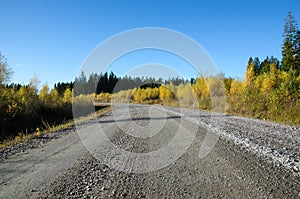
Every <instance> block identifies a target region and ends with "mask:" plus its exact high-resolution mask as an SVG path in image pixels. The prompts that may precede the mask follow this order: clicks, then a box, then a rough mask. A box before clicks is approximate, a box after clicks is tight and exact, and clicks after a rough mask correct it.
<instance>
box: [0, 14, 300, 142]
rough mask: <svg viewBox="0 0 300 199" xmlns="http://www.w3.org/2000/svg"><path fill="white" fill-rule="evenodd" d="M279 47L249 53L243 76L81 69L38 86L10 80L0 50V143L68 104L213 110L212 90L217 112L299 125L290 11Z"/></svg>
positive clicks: (298, 74) (299, 74)
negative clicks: (219, 104) (262, 54)
mask: <svg viewBox="0 0 300 199" xmlns="http://www.w3.org/2000/svg"><path fill="white" fill-rule="evenodd" d="M281 48H282V49H281V50H282V59H281V60H279V59H278V58H275V57H273V56H267V57H266V58H264V59H262V60H260V59H259V58H258V57H254V58H252V57H250V58H249V60H248V64H247V66H246V72H245V75H244V78H243V79H237V78H231V77H226V76H225V75H222V74H219V75H218V76H204V75H199V76H198V77H195V78H192V79H191V80H185V79H182V78H170V79H168V80H163V79H155V78H152V77H128V76H124V77H117V76H116V75H115V74H114V73H113V72H110V73H107V72H106V73H104V74H89V75H87V76H88V77H87V76H86V75H85V73H84V71H82V73H81V75H80V76H79V77H76V78H75V80H74V81H73V82H59V83H56V84H55V85H54V87H53V88H49V86H48V85H47V84H45V85H43V86H42V88H41V89H39V84H40V81H39V80H38V79H37V78H32V79H31V80H30V82H29V84H27V85H20V84H14V83H10V79H11V77H12V75H13V71H12V70H11V68H10V67H9V64H8V61H7V59H6V58H5V56H4V55H2V54H1V53H0V141H1V142H2V141H4V140H6V139H14V137H15V136H17V135H20V134H30V133H34V132H36V129H45V128H47V127H49V126H51V125H58V124H61V123H64V122H66V121H68V120H70V119H72V118H73V114H72V103H79V104H84V103H86V102H88V101H93V102H111V101H114V100H115V101H118V102H130V103H147V104H155V103H158V104H162V105H168V106H177V107H189V108H199V109H203V110H207V111H216V110H215V109H214V107H213V103H212V100H211V96H212V95H215V94H216V93H218V92H219V93H222V92H224V93H225V94H226V96H225V97H226V98H224V100H225V102H226V104H225V110H219V111H222V112H227V113H231V114H235V115H242V116H248V117H254V118H259V119H263V120H272V121H276V122H282V123H287V124H293V125H300V30H299V28H298V26H297V23H296V21H295V19H294V17H293V16H292V14H291V13H288V16H287V18H286V23H285V26H284V34H283V44H282V47H281ZM220 84H222V85H220ZM222 88H223V90H222ZM212 92H214V93H212ZM220 96H221V94H220ZM195 102H196V104H195Z"/></svg>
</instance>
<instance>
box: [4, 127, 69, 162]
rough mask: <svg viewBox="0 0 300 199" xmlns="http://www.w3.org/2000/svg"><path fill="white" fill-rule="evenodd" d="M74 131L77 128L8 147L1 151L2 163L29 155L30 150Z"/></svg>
mask: <svg viewBox="0 0 300 199" xmlns="http://www.w3.org/2000/svg"><path fill="white" fill-rule="evenodd" d="M74 131H75V127H70V128H66V129H63V130H61V131H57V132H54V133H50V134H45V135H42V136H39V137H36V138H33V139H30V140H26V141H25V142H22V143H19V144H16V145H14V146H7V147H5V148H3V149H0V162H2V161H4V160H6V159H9V158H10V157H12V156H14V155H22V154H24V153H29V150H30V149H34V148H39V147H43V146H44V145H45V144H46V143H48V142H50V141H52V140H55V139H59V138H61V137H62V136H66V135H68V134H69V133H71V132H74Z"/></svg>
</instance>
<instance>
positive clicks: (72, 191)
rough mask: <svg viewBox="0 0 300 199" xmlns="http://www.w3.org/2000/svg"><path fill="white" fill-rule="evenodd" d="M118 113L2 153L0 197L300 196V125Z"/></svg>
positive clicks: (183, 113) (171, 111)
mask: <svg viewBox="0 0 300 199" xmlns="http://www.w3.org/2000/svg"><path fill="white" fill-rule="evenodd" d="M114 110H115V111H113V112H110V113H107V114H106V115H104V116H103V117H101V118H98V120H90V121H89V122H87V123H84V124H81V125H80V126H78V132H77V133H76V132H75V131H74V129H69V130H66V131H63V132H60V135H61V134H62V135H63V134H66V135H65V136H59V138H57V139H51V141H49V142H47V143H45V144H33V143H30V144H31V145H33V146H35V147H34V148H33V147H28V145H29V143H25V144H23V145H21V146H16V147H15V148H16V149H11V148H8V149H5V150H2V151H0V157H2V159H3V160H2V162H1V163H0V172H1V182H0V183H1V187H0V198H109V197H111V198H300V172H299V168H300V164H299V159H300V128H299V127H296V126H289V125H283V124H278V123H274V122H268V121H261V120H256V119H249V118H244V117H237V116H230V115H226V114H212V113H207V112H204V111H199V110H191V109H178V108H171V107H161V106H147V105H130V108H129V109H126V106H123V105H117V106H116V107H115V109H114ZM127 111H128V114H126V113H127ZM58 133H59V132H58ZM104 137H105V139H104ZM32 142H41V141H40V140H39V139H36V140H34V141H32ZM24 145H25V146H24ZM19 148H24V150H21V152H20V149H19ZM162 149H168V150H162ZM11 151H18V152H19V153H14V152H11ZM203 151H204V152H203Z"/></svg>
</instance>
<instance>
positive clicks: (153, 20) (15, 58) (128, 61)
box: [0, 0, 300, 87]
mask: <svg viewBox="0 0 300 199" xmlns="http://www.w3.org/2000/svg"><path fill="white" fill-rule="evenodd" d="M0 5H1V6H0V8H1V12H0V27H1V31H0V51H1V53H2V54H3V55H5V57H6V58H7V61H8V63H9V65H10V67H11V68H12V70H13V71H14V74H13V78H12V82H16V83H21V84H27V83H28V82H29V80H30V79H31V78H32V77H37V78H38V79H40V81H41V84H45V83H48V84H49V86H51V87H52V86H53V84H54V83H55V82H69V81H73V80H74V79H75V77H76V76H77V75H78V73H79V71H80V70H81V66H82V64H83V62H84V61H85V60H86V59H87V58H88V56H89V54H90V53H91V52H92V51H93V49H95V48H96V47H97V46H99V44H101V43H103V42H104V41H107V39H109V38H111V37H112V36H114V35H116V34H119V33H121V32H124V31H128V30H131V29H136V28H143V27H160V28H167V29H171V30H174V31H177V32H180V33H182V34H184V35H186V36H188V37H190V38H192V39H193V40H195V41H196V42H197V43H198V44H200V45H201V46H202V47H203V49H204V50H205V51H206V52H207V53H208V55H209V56H210V57H211V59H212V60H213V62H214V63H215V64H216V66H217V68H218V69H219V71H220V72H222V73H224V74H225V75H226V76H227V77H229V76H230V77H236V78H243V76H244V73H245V70H246V64H247V61H248V59H249V57H250V56H252V57H259V58H260V59H264V58H265V57H266V56H271V55H273V56H274V57H277V58H279V59H281V45H282V41H283V37H282V34H283V26H284V20H285V18H286V16H287V13H288V11H291V12H292V13H293V15H294V17H295V19H296V20H297V21H298V22H300V2H299V0H277V1H274V0H272V1H271V0H264V1H261V0H253V1H246V0H244V1H241V0H239V1H238V0H236V1H233V0H232V1H230V0H205V1H204V0H203V1H202V0H198V1H183V0H182V1H176V0H148V1H146V0H119V1H116V0H110V1H100V0H97V1H92V0H43V1H38V0H20V1H16V0H0ZM150 63H157V64H158V65H159V64H161V65H167V66H168V67H170V68H172V70H173V69H174V70H175V71H177V72H178V73H179V74H180V75H182V76H183V77H184V78H190V77H194V76H196V75H197V72H198V71H197V70H195V68H193V66H192V65H189V64H188V63H187V62H186V60H183V59H182V58H178V56H177V57H176V56H175V55H172V54H170V53H168V52H163V51H158V50H151V49H148V50H147V49H146V50H142V51H140V52H132V53H129V54H127V55H123V56H122V57H120V58H119V59H117V60H115V62H114V63H112V64H111V65H110V66H109V67H108V68H107V70H108V71H109V70H113V72H114V73H115V74H117V75H118V76H122V75H126V74H130V71H132V70H134V68H136V67H138V66H143V64H144V66H149V65H151V64H150ZM156 68H157V67H156ZM157 73H158V74H159V70H158V72H157Z"/></svg>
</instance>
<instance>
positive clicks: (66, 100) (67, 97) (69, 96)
mask: <svg viewBox="0 0 300 199" xmlns="http://www.w3.org/2000/svg"><path fill="white" fill-rule="evenodd" d="M72 96H73V95H72V91H71V89H70V88H67V89H66V90H65V92H64V96H63V102H64V103H72Z"/></svg>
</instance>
